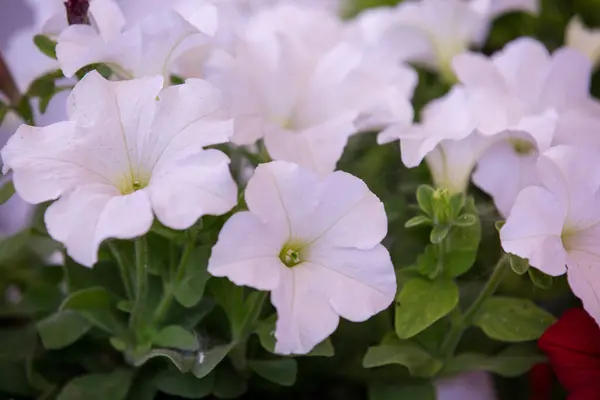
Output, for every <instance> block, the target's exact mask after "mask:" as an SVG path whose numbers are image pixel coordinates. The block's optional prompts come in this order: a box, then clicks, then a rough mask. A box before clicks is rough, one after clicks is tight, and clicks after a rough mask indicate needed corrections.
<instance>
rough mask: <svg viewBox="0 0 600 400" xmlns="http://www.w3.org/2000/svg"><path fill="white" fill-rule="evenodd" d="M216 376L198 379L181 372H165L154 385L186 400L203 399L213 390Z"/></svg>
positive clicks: (157, 377)
mask: <svg viewBox="0 0 600 400" xmlns="http://www.w3.org/2000/svg"><path fill="white" fill-rule="evenodd" d="M214 377H215V376H214V374H212V375H209V376H207V377H206V378H203V379H198V378H196V377H195V376H194V375H192V374H182V373H180V372H179V371H173V370H164V371H161V372H160V373H159V374H158V375H157V376H156V378H155V379H154V384H155V385H156V387H157V388H158V390H160V391H161V392H163V393H166V394H170V395H173V396H178V397H183V398H184V399H202V398H204V397H206V396H208V395H210V393H211V392H212V390H213V386H214Z"/></svg>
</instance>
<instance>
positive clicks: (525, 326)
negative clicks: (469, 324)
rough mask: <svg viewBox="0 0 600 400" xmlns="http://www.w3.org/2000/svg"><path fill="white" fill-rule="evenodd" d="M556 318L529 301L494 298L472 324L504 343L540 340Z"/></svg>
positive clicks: (487, 301) (488, 300) (488, 301)
mask: <svg viewBox="0 0 600 400" xmlns="http://www.w3.org/2000/svg"><path fill="white" fill-rule="evenodd" d="M554 321H555V318H554V317H553V316H552V315H551V314H549V313H548V312H546V311H544V310H542V309H541V308H539V307H537V306H536V305H535V304H534V303H533V302H532V301H531V300H529V299H517V298H510V297H500V296H498V297H491V298H489V299H487V300H486V301H485V302H484V303H483V305H482V307H481V308H480V310H479V312H478V313H477V314H476V316H475V319H474V320H473V324H474V325H476V326H478V327H480V328H481V329H482V330H483V331H484V332H485V334H486V335H488V336H489V337H490V338H492V339H495V340H500V341H503V342H523V341H528V340H535V339H538V338H539V337H540V336H541V335H542V333H544V331H545V330H546V329H547V328H548V327H549V326H550V325H552V324H553V323H554Z"/></svg>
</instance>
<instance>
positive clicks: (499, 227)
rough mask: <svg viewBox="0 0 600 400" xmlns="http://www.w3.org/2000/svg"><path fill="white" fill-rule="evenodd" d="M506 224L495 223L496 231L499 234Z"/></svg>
mask: <svg viewBox="0 0 600 400" xmlns="http://www.w3.org/2000/svg"><path fill="white" fill-rule="evenodd" d="M505 224H506V221H504V220H503V221H496V222H494V227H495V228H496V230H497V231H498V232H500V229H502V227H503V226H504V225H505Z"/></svg>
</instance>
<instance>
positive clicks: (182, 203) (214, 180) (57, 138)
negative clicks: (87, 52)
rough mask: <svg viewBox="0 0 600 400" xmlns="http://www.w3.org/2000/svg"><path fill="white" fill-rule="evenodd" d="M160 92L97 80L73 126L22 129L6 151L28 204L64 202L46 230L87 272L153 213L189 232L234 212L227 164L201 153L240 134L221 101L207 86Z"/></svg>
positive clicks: (146, 225)
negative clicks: (106, 245)
mask: <svg viewBox="0 0 600 400" xmlns="http://www.w3.org/2000/svg"><path fill="white" fill-rule="evenodd" d="M162 84H163V82H162V78H161V77H152V78H144V79H137V80H130V81H122V82H109V81H107V80H105V79H104V78H102V77H101V76H100V75H99V74H98V73H96V72H91V73H89V74H87V75H86V77H85V78H84V79H83V80H81V82H79V83H78V84H77V86H76V87H75V89H73V91H72V92H71V95H70V97H69V117H70V118H69V120H68V121H64V122H59V123H56V124H53V125H50V126H47V127H44V128H36V127H31V126H27V125H23V126H21V128H19V130H18V131H17V132H16V133H15V134H14V135H13V136H12V137H11V138H10V140H9V141H8V144H7V145H6V146H5V147H4V148H3V149H2V152H1V155H2V159H3V161H4V172H6V171H8V170H12V171H13V181H14V184H15V188H16V190H17V193H18V194H19V195H20V196H21V197H22V198H23V199H24V200H25V201H27V202H29V203H32V204H38V203H42V202H45V201H49V200H55V199H58V200H57V201H56V202H54V203H53V204H52V205H51V206H50V207H49V208H48V210H47V212H46V215H45V221H46V225H47V227H48V231H49V233H50V235H51V236H52V237H53V238H54V239H55V240H58V241H60V242H61V243H63V244H64V245H65V246H66V248H67V251H68V253H69V255H70V256H71V257H72V258H73V259H75V260H76V261H77V262H79V263H81V264H83V265H86V266H92V265H93V264H94V263H95V262H96V260H97V251H98V246H99V245H100V243H102V241H103V240H105V239H107V238H123V239H125V238H134V237H137V236H140V235H143V234H144V233H146V232H147V231H148V230H149V229H150V226H151V224H152V221H153V213H154V214H156V216H157V217H158V219H159V220H160V221H161V222H162V223H163V224H165V225H166V226H169V227H171V228H173V229H185V228H188V227H189V226H191V225H192V224H193V223H195V222H196V220H197V219H198V218H199V217H201V216H202V215H205V214H217V215H219V214H222V213H225V212H227V211H228V210H230V209H231V208H232V207H233V206H234V205H235V204H236V201H237V188H236V185H235V183H234V181H233V179H232V178H231V175H230V172H229V168H228V164H229V159H228V158H227V157H226V156H225V155H224V154H223V153H221V152H219V151H217V150H204V149H203V147H204V146H208V145H212V144H216V143H223V142H226V141H227V140H228V137H229V135H230V134H231V131H232V129H233V128H232V122H231V121H230V120H224V119H223V118H221V117H219V115H220V111H219V108H220V98H219V94H218V93H217V92H216V91H215V89H214V88H212V87H211V86H210V85H208V84H207V83H206V82H204V81H201V80H189V81H188V82H187V83H186V84H183V85H178V86H173V87H170V88H167V89H165V90H163V91H162V92H161V88H162ZM157 96H158V97H159V100H157Z"/></svg>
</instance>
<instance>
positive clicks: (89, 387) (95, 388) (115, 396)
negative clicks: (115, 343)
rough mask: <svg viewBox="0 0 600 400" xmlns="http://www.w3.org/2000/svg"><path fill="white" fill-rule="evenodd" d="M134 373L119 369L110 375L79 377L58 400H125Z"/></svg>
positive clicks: (66, 388)
mask: <svg viewBox="0 0 600 400" xmlns="http://www.w3.org/2000/svg"><path fill="white" fill-rule="evenodd" d="M132 378H133V371H131V370H126V369H118V370H116V371H114V372H112V373H110V374H88V375H82V376H79V377H77V378H75V379H73V380H72V381H70V382H69V383H67V384H66V385H65V387H64V388H63V389H62V391H61V392H60V394H59V395H58V397H57V400H80V399H83V398H85V399H90V400H107V399H111V400H125V398H126V396H127V392H129V387H130V386H131V381H132Z"/></svg>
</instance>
